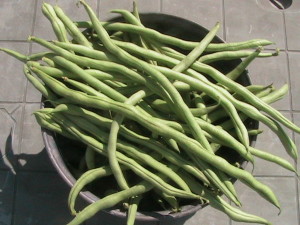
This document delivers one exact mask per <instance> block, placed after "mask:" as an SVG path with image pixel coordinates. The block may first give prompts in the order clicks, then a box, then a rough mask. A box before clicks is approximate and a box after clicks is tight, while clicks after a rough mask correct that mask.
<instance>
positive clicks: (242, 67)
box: [226, 47, 262, 80]
mask: <svg viewBox="0 0 300 225" xmlns="http://www.w3.org/2000/svg"><path fill="white" fill-rule="evenodd" d="M261 51H262V47H258V48H257V49H256V50H255V51H254V52H253V53H252V54H250V55H249V56H247V57H246V59H244V60H243V61H242V62H241V63H240V64H239V65H238V66H237V67H235V68H234V69H233V70H232V71H230V72H229V73H227V74H226V76H227V77H228V78H229V79H231V80H236V79H238V77H239V76H240V75H241V74H242V73H243V72H244V71H245V69H246V67H247V66H248V65H249V64H250V63H251V62H252V61H253V60H254V59H255V58H256V57H257V56H258V55H259V53H260V52H261Z"/></svg>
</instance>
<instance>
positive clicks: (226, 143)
mask: <svg viewBox="0 0 300 225" xmlns="http://www.w3.org/2000/svg"><path fill="white" fill-rule="evenodd" d="M79 3H80V4H81V5H82V6H83V7H84V8H85V10H86V12H87V15H88V16H89V18H90V21H80V22H74V21H72V20H71V18H69V17H68V16H67V15H66V14H65V13H64V11H63V9H61V8H60V7H59V6H57V5H55V6H51V5H50V4H47V3H43V5H42V12H43V14H44V15H45V16H46V18H47V19H48V20H49V21H50V23H51V26H52V28H53V31H54V33H55V35H56V37H57V40H53V41H46V40H43V39H41V38H38V37H32V36H31V37H29V40H30V41H33V42H36V43H38V44H40V45H42V46H44V47H46V48H47V49H48V51H47V52H40V53H36V54H32V55H23V54H21V53H18V52H15V51H13V50H10V49H5V48H0V50H2V51H4V52H6V53H7V54H9V55H11V56H13V57H15V58H16V59H18V60H20V61H22V62H24V69H23V72H24V74H25V76H26V78H27V79H28V80H29V82H31V83H32V84H33V86H34V87H35V88H36V89H37V90H38V91H40V92H41V94H42V95H43V99H44V100H45V104H46V107H45V108H42V109H40V110H37V111H36V112H35V113H34V115H35V117H36V120H37V122H38V123H39V125H40V126H41V127H43V128H45V129H48V130H51V131H53V132H55V133H56V134H57V135H61V136H63V137H64V138H68V139H69V140H70V141H72V142H75V143H77V142H80V143H81V144H83V145H84V146H85V147H84V148H83V149H81V148H80V149H77V151H78V158H77V163H76V164H72V165H71V168H70V170H71V171H72V172H73V175H74V177H75V178H77V181H76V183H75V184H74V186H73V187H72V189H71V191H70V195H69V198H68V205H69V208H70V211H71V214H72V215H74V216H75V217H74V219H73V220H72V221H70V222H69V223H68V224H73V225H75V224H81V223H83V222H84V221H86V220H88V219H90V218H91V217H92V216H94V215H95V214H96V213H97V212H98V211H100V210H105V209H108V208H112V207H121V209H122V210H127V225H133V224H134V221H135V217H136V214H137V211H139V210H140V211H141V210H147V207H145V205H146V206H147V200H149V196H150V198H152V200H153V199H155V200H156V201H157V205H158V207H160V208H157V209H156V210H161V209H165V210H170V213H174V212H180V210H181V207H182V206H183V205H184V204H189V203H191V202H194V201H197V202H198V204H203V205H206V204H210V205H211V206H212V207H214V208H216V209H218V210H220V211H222V212H224V213H226V214H227V215H228V216H229V217H230V218H231V219H232V220H235V221H240V222H249V223H259V224H271V223H270V222H269V221H267V220H266V219H263V218H261V217H258V216H255V215H251V214H248V213H246V212H243V211H242V210H241V209H240V207H241V205H242V203H241V202H240V200H239V197H238V194H237V193H236V191H235V187H234V185H233V180H235V179H238V180H240V181H241V182H243V183H245V184H246V185H247V186H248V187H250V188H252V189H253V190H254V191H256V192H257V193H258V194H259V195H261V197H263V198H265V199H266V200H267V201H269V202H270V203H271V204H273V205H274V206H275V207H277V208H278V209H279V210H281V208H280V203H279V201H278V199H277V197H276V195H275V193H273V191H272V190H271V189H270V188H269V187H268V186H267V185H265V184H263V183H261V182H260V181H258V180H257V179H255V178H254V177H253V175H252V174H251V173H249V172H247V171H245V170H244V169H243V168H241V166H240V163H241V162H245V161H248V162H250V163H252V164H253V165H254V166H255V158H260V159H263V160H265V161H268V162H272V163H275V164H277V165H278V166H281V167H282V168H285V169H287V170H290V171H292V172H294V173H295V174H296V175H297V171H296V169H295V168H294V166H293V165H292V164H291V163H289V162H288V161H287V160H286V159H283V158H281V157H278V156H276V155H273V154H271V153H268V152H266V151H263V150H260V149H256V148H254V147H252V146H250V144H251V139H252V136H253V135H259V134H260V133H262V132H263V131H262V130H259V129H252V128H249V122H248V121H252V122H253V121H255V120H256V121H260V122H261V123H264V124H265V125H267V126H268V127H269V128H270V129H271V130H272V131H273V132H274V133H275V134H276V135H277V136H278V138H279V139H280V141H281V142H282V144H283V146H284V147H285V150H286V152H287V153H288V154H289V155H290V157H291V158H293V159H294V160H296V159H297V157H298V151H297V148H296V145H295V143H294V142H293V141H292V139H291V138H290V137H289V136H288V135H287V133H286V131H285V129H284V128H283V126H285V127H287V128H289V129H291V130H293V131H295V132H297V133H300V128H299V127H297V126H296V125H295V124H293V123H292V122H291V121H289V120H288V119H287V118H285V117H284V116H283V115H282V114H281V113H280V112H278V111H277V110H276V109H274V108H272V107H271V106H270V103H273V102H276V101H278V100H280V99H281V98H283V97H284V95H285V94H286V93H287V92H288V87H287V85H284V86H282V87H281V88H279V89H276V88H275V87H274V86H273V85H268V86H262V85H249V86H242V85H241V84H240V83H238V82H236V80H237V79H238V78H239V77H240V76H241V75H242V74H243V72H244V71H245V70H246V68H247V66H248V65H249V64H250V63H251V62H252V61H253V60H255V59H256V58H257V57H273V56H277V55H278V54H279V51H278V50H276V51H275V52H263V46H266V45H270V44H273V43H272V42H271V41H268V40H264V39H254V40H249V41H244V42H236V43H212V40H213V38H214V37H215V36H216V33H217V32H218V29H219V27H220V24H219V23H217V24H216V25H215V26H214V27H213V28H212V29H211V30H210V31H209V32H208V33H207V35H206V36H205V37H204V38H203V39H202V40H199V42H193V41H187V40H183V39H179V38H177V37H173V36H169V35H166V34H163V33H160V32H158V31H156V30H153V29H150V28H147V27H145V26H144V25H143V24H142V22H141V20H140V17H139V13H138V9H137V6H136V4H135V3H134V4H133V12H129V11H127V10H120V9H116V10H113V11H112V12H113V13H118V14H120V15H121V16H122V17H123V19H124V21H125V22H124V23H120V22H101V21H99V19H98V18H97V16H96V14H95V12H94V11H93V9H92V8H91V7H90V6H89V5H88V4H87V3H86V2H85V1H84V0H80V1H79ZM82 29H86V30H85V31H82ZM173 47H176V50H175V48H173ZM178 49H181V50H182V51H179V50H178ZM183 52H184V53H185V54H183ZM186 52H189V53H187V54H186ZM230 60H240V64H239V65H237V66H236V68H234V69H232V70H231V71H229V72H228V73H226V74H223V73H222V72H220V71H219V70H218V69H217V68H215V67H214V63H216V62H217V63H218V62H226V61H228V62H230ZM61 151H64V149H61ZM73 154H76V152H73ZM228 155H231V156H232V157H231V158H228ZM105 177H107V178H109V177H110V178H111V179H110V180H111V182H112V183H113V184H114V185H112V186H113V187H114V190H112V189H109V188H107V189H105V190H102V192H99V193H97V194H99V200H98V201H96V202H94V203H91V204H90V205H88V206H87V207H86V208H84V209H76V207H75V206H76V204H75V202H76V199H77V197H78V195H79V193H80V192H81V191H82V190H84V188H87V187H88V186H89V185H90V184H91V183H95V184H97V185H99V184H100V185H101V184H102V183H101V180H103V179H107V178H105ZM98 180H100V182H99V181H98ZM97 187H98V186H97ZM147 196H148V197H147ZM222 196H224V197H225V198H227V199H228V200H230V201H232V202H233V203H234V204H235V205H236V206H237V207H233V206H232V205H230V204H228V203H227V201H226V200H223V198H222ZM148 204H150V203H148ZM151 204H152V203H151ZM142 205H144V206H142ZM140 207H141V208H140Z"/></svg>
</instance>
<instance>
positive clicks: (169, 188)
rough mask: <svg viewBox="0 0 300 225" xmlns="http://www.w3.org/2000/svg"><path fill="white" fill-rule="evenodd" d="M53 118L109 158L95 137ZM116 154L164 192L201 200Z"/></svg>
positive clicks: (71, 124)
mask: <svg viewBox="0 0 300 225" xmlns="http://www.w3.org/2000/svg"><path fill="white" fill-rule="evenodd" d="M52 117H53V119H54V120H55V121H56V122H57V123H59V124H60V125H62V126H63V127H64V128H65V129H66V130H67V131H69V132H70V133H72V134H73V135H74V136H75V137H77V138H78V139H80V140H81V141H82V142H84V143H86V144H87V145H89V146H90V147H92V148H93V149H94V150H95V151H97V152H99V153H100V154H103V155H105V156H107V151H106V147H105V145H103V144H102V143H101V142H99V141H97V140H96V139H94V138H93V137H91V136H88V135H86V134H84V133H83V132H81V131H80V130H79V129H78V127H77V126H76V125H75V124H74V123H72V122H70V121H69V120H68V119H67V118H66V117H63V116H62V115H58V114H56V113H55V114H52ZM116 154H117V159H118V161H119V162H120V163H121V164H123V165H124V166H127V167H129V168H130V169H131V170H132V171H133V172H134V173H135V174H137V175H138V176H140V177H141V178H143V179H144V180H146V181H148V182H150V183H151V184H153V185H154V186H155V187H157V188H159V189H161V190H163V191H164V192H166V193H169V194H171V195H174V196H178V197H181V198H192V199H199V196H197V195H195V194H193V193H191V192H187V191H184V190H181V189H177V188H175V187H173V186H171V185H169V184H168V183H166V182H165V181H163V179H161V178H160V177H159V176H157V175H156V174H154V173H151V172H150V171H149V170H147V169H145V168H144V167H142V166H141V165H140V164H138V163H137V162H136V161H134V160H133V159H131V158H129V157H127V156H125V155H124V154H122V153H120V152H116Z"/></svg>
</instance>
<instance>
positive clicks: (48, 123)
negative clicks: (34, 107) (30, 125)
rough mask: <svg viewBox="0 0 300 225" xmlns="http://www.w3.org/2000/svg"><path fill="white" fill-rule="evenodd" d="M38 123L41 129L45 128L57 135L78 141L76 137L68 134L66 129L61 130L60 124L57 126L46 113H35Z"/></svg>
mask: <svg viewBox="0 0 300 225" xmlns="http://www.w3.org/2000/svg"><path fill="white" fill-rule="evenodd" d="M33 114H34V116H35V118H36V121H37V122H38V124H39V125H40V126H41V127H44V128H46V129H48V130H51V131H53V132H55V133H58V134H61V135H63V136H65V137H66V138H69V139H71V140H77V139H76V138H75V137H74V136H72V135H71V134H70V133H68V132H67V131H65V130H64V129H62V128H61V126H60V125H59V124H57V123H56V122H54V121H53V120H52V119H51V118H50V117H49V116H48V115H46V114H45V113H41V112H34V113H33Z"/></svg>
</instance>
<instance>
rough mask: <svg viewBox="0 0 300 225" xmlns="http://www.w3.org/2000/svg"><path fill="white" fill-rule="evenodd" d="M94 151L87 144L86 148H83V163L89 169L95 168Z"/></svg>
mask: <svg viewBox="0 0 300 225" xmlns="http://www.w3.org/2000/svg"><path fill="white" fill-rule="evenodd" d="M95 155H96V154H95V151H94V150H93V149H91V148H90V147H89V146H87V148H86V150H85V155H84V158H85V163H86V166H87V168H88V169H89V170H91V169H95V168H96V165H95Z"/></svg>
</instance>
